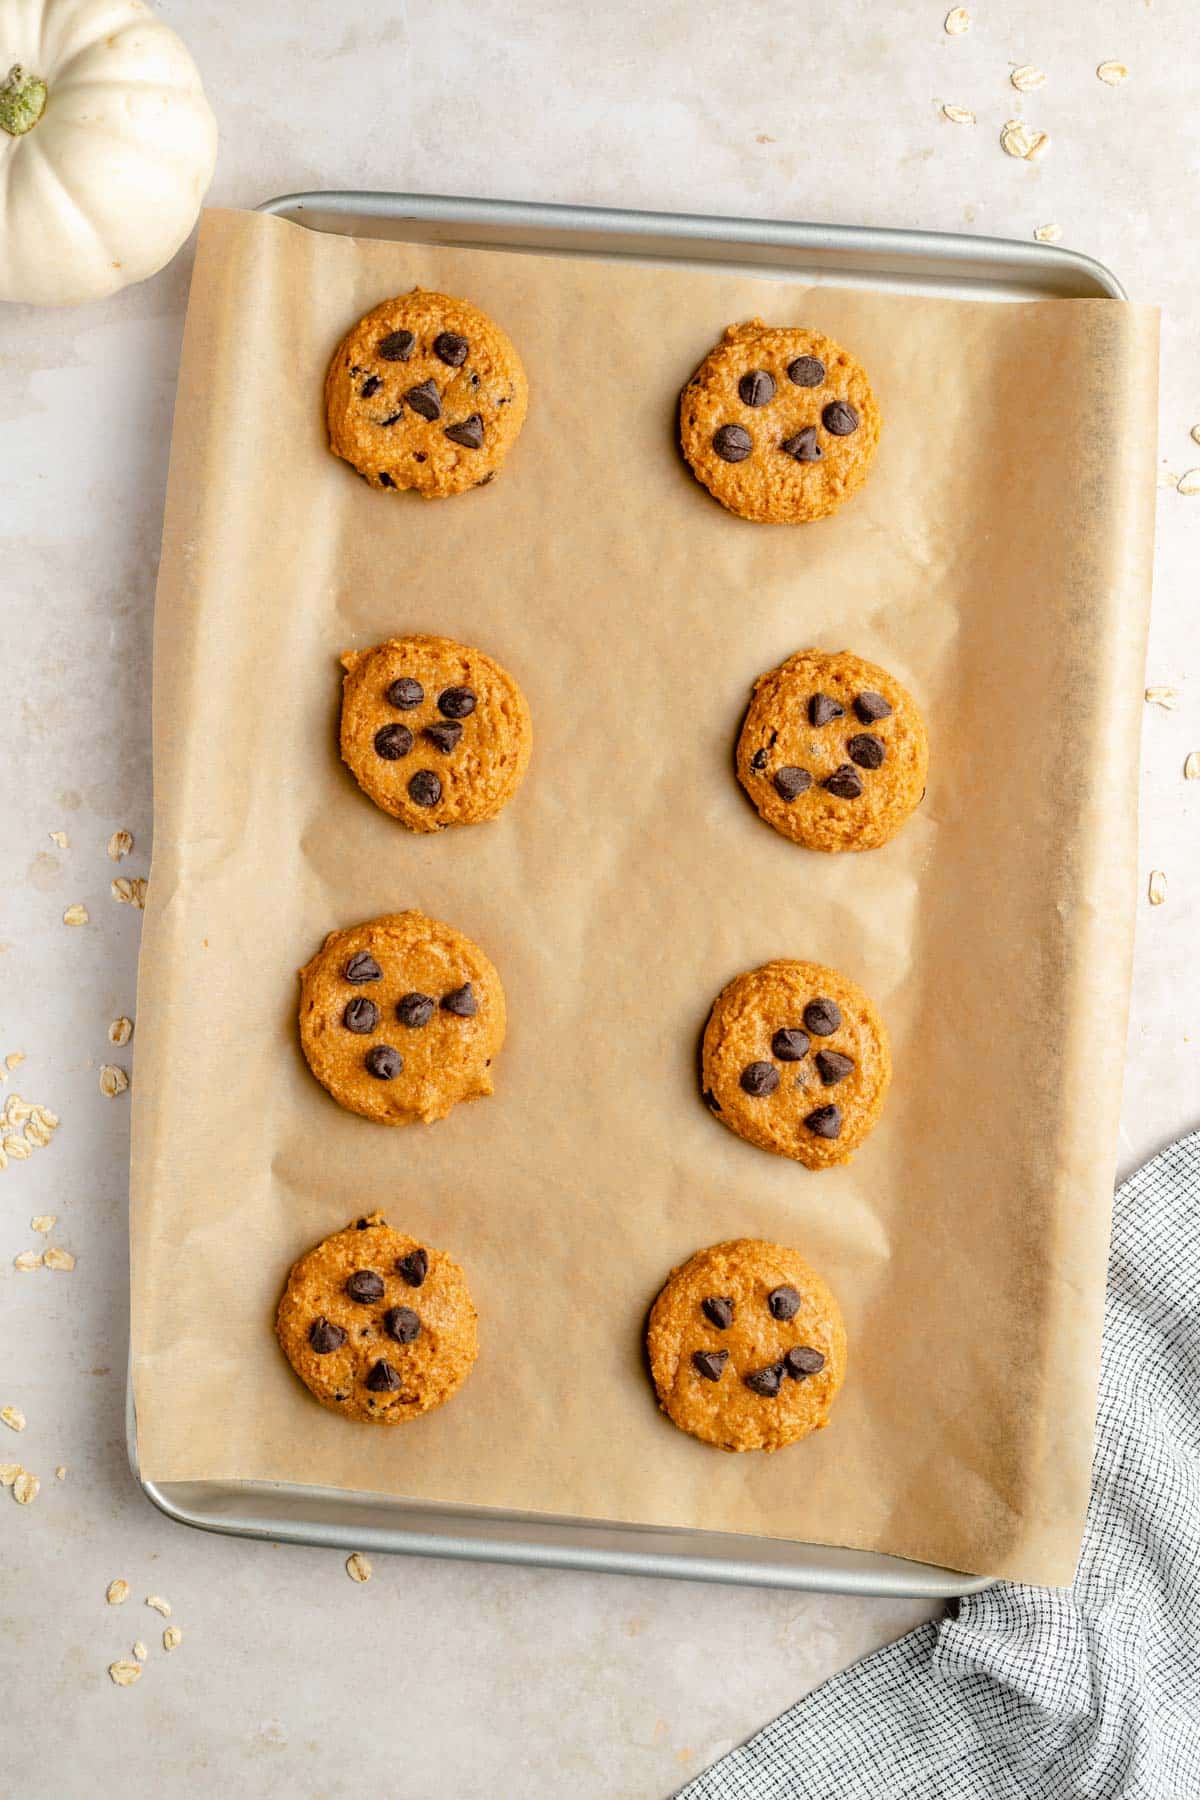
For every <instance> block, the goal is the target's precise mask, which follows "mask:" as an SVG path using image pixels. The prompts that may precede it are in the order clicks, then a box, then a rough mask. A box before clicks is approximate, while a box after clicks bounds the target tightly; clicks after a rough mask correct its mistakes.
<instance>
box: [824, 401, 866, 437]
mask: <svg viewBox="0 0 1200 1800" xmlns="http://www.w3.org/2000/svg"><path fill="white" fill-rule="evenodd" d="M821 423H822V425H823V426H824V427H825V429H826V431H828V432H829V433H831V435H832V436H833V437H849V436H850V433H851V432H852V431H857V430H858V414H857V413H856V412H855V410H854V408H853V407H852V406H850V405H848V404H847V402H846V401H845V400H831V401H830V402H829V405H828V406H827V407H826V408H825V409H824V411H823V412H822V414H821Z"/></svg>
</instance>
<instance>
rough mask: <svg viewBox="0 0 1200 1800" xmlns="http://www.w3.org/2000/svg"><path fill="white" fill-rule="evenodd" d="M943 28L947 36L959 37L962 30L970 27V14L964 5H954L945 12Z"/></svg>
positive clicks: (967, 29) (968, 29)
mask: <svg viewBox="0 0 1200 1800" xmlns="http://www.w3.org/2000/svg"><path fill="white" fill-rule="evenodd" d="M942 28H943V30H944V31H945V33H946V35H947V37H961V36H962V34H963V32H964V31H970V29H971V15H970V13H969V12H968V11H967V9H966V7H965V6H955V7H952V8H951V10H950V11H949V12H948V13H947V14H946V17H945V20H944V21H943V27H942Z"/></svg>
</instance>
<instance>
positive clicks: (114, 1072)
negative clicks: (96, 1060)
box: [100, 1063, 129, 1100]
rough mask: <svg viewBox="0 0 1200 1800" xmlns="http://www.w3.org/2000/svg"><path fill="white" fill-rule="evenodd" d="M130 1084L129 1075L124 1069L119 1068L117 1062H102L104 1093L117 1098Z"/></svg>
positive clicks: (102, 1091)
mask: <svg viewBox="0 0 1200 1800" xmlns="http://www.w3.org/2000/svg"><path fill="white" fill-rule="evenodd" d="M128 1086H129V1077H128V1075H127V1074H126V1073H125V1071H124V1069H120V1068H118V1067H117V1065H116V1063H101V1064H100V1092H101V1093H102V1094H107V1095H108V1097H109V1099H110V1100H115V1099H116V1097H117V1095H118V1094H123V1093H124V1092H125V1089H126V1088H127V1087H128Z"/></svg>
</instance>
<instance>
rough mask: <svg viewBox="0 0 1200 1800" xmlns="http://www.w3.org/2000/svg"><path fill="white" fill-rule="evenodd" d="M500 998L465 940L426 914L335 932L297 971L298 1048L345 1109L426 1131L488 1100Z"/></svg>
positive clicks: (487, 966) (481, 958) (486, 967)
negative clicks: (464, 1105)
mask: <svg viewBox="0 0 1200 1800" xmlns="http://www.w3.org/2000/svg"><path fill="white" fill-rule="evenodd" d="M504 1026H505V1012H504V989H503V988H502V987H501V986H500V977H499V976H498V975H497V973H496V971H495V969H494V968H493V967H492V964H491V963H490V962H489V960H488V958H487V957H486V956H485V955H484V953H483V951H482V950H481V949H480V948H479V946H478V944H473V943H472V942H471V940H470V938H469V937H464V935H463V933H462V932H461V931H455V929H454V927H453V926H452V925H442V924H440V923H439V922H438V920H437V919H427V918H426V917H425V915H424V913H419V912H403V913H385V914H384V915H383V916H382V917H381V918H378V919H368V920H367V921H366V922H365V923H364V924H362V925H351V926H350V927H349V929H348V930H346V931H331V932H330V934H329V936H328V937H327V938H326V939H325V942H324V944H323V945H322V946H321V949H320V950H319V951H318V952H317V954H316V956H314V957H313V959H312V961H311V962H310V963H309V964H307V966H306V967H305V968H303V969H301V971H300V1047H301V1049H302V1050H303V1051H304V1055H305V1057H306V1058H307V1061H308V1066H309V1068H310V1069H311V1070H312V1072H313V1074H314V1075H315V1076H316V1078H317V1080H318V1081H319V1082H320V1083H321V1085H322V1087H325V1088H328V1090H329V1092H330V1093H331V1094H332V1095H333V1097H334V1099H335V1100H336V1101H337V1102H338V1105H339V1106H344V1107H346V1108H347V1109H348V1110H349V1111H350V1112H356V1113H361V1114H362V1116H363V1117H364V1118H365V1119H376V1120H378V1121H379V1123H380V1124H383V1125H411V1124H413V1123H414V1122H415V1121H416V1120H418V1119H420V1120H421V1121H422V1123H423V1124H426V1125H428V1124H431V1123H432V1121H433V1120H434V1119H444V1118H445V1117H446V1114H447V1113H448V1112H449V1111H450V1109H451V1107H453V1106H455V1105H457V1103H458V1102H459V1101H460V1100H475V1099H477V1098H478V1097H479V1096H480V1095H481V1094H490V1093H491V1092H492V1076H491V1067H492V1060H493V1058H494V1057H495V1055H496V1053H497V1052H498V1051H499V1049H500V1046H501V1044H502V1043H503V1042H504Z"/></svg>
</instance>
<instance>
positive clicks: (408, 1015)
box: [396, 991, 433, 1031]
mask: <svg viewBox="0 0 1200 1800" xmlns="http://www.w3.org/2000/svg"><path fill="white" fill-rule="evenodd" d="M396 1017H397V1018H398V1019H399V1021H400V1023H401V1024H402V1025H407V1026H408V1029H409V1030H410V1031H419V1030H420V1029H421V1027H422V1025H428V1023H429V1021H430V1019H432V1017H433V1001H432V1000H431V999H430V998H429V995H428V994H418V993H416V992H415V991H414V992H413V993H411V994H401V996H400V998H399V1000H397V1002H396Z"/></svg>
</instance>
